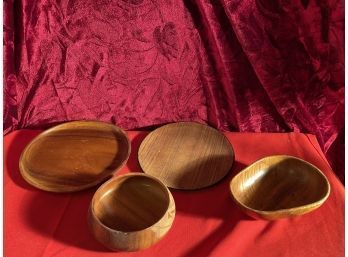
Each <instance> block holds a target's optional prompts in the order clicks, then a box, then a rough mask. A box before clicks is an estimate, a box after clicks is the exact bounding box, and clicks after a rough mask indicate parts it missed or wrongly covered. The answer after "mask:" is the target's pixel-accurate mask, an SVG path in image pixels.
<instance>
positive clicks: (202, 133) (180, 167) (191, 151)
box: [138, 122, 234, 189]
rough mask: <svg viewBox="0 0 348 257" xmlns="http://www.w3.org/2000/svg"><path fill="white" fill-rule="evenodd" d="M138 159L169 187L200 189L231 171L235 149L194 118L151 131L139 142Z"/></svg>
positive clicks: (218, 134)
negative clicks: (194, 120) (193, 119)
mask: <svg viewBox="0 0 348 257" xmlns="http://www.w3.org/2000/svg"><path fill="white" fill-rule="evenodd" d="M138 159H139V163H140V166H141V168H142V169H143V171H144V172H145V173H147V174H150V175H152V176H155V177H157V178H159V179H160V180H161V181H162V182H163V183H164V184H165V185H166V186H168V187H171V188H176V189H199V188H203V187H207V186H210V185H212V184H214V183H216V182H218V181H219V180H221V179H222V178H223V177H224V176H225V175H226V174H227V173H228V171H229V170H230V169H231V167H232V164H233V161H234V152H233V149H232V146H231V144H230V143H229V141H228V140H227V138H226V137H225V136H224V135H223V134H222V133H219V132H218V131H217V130H215V129H213V128H211V127H208V126H205V125H202V124H198V123H194V122H179V123H172V124H168V125H165V126H162V127H160V128H158V129H156V130H154V131H153V132H151V133H150V134H149V135H148V136H147V137H146V138H145V139H144V141H143V142H142V143H141V145H140V148H139V152H138Z"/></svg>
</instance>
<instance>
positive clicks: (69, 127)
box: [19, 121, 131, 192]
mask: <svg viewBox="0 0 348 257" xmlns="http://www.w3.org/2000/svg"><path fill="white" fill-rule="evenodd" d="M130 150H131V144H130V141H129V139H128V137H127V134H126V133H125V132H124V131H123V130H122V129H121V128H119V127H117V126H114V125H113V124H109V123H104V122H98V121H73V122H67V123H63V124H60V125H58V126H55V127H52V128H50V129H48V130H46V131H44V132H42V133H41V134H39V135H38V136H37V137H35V138H34V139H33V140H32V141H31V142H30V143H29V144H28V145H27V146H26V148H25V149H24V151H23V153H22V155H21V158H20V161H19V169H20V172H21V175H22V177H23V178H24V179H25V180H26V181H27V182H28V183H29V184H31V185H33V186H35V187H37V188H39V189H42V190H46V191H51V192H74V191H79V190H82V189H86V188H89V187H92V186H95V185H97V184H99V183H101V182H103V181H104V180H106V179H108V178H110V177H111V176H112V175H113V174H114V173H115V172H116V171H117V170H119V169H120V168H121V167H122V166H123V165H124V164H125V163H126V162H127V159H128V157H129V154H130Z"/></svg>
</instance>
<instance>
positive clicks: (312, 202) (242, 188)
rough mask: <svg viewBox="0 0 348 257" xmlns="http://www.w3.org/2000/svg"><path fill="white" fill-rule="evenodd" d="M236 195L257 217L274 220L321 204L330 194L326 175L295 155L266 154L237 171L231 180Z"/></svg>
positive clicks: (304, 211) (306, 211)
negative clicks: (267, 155) (264, 156)
mask: <svg viewBox="0 0 348 257" xmlns="http://www.w3.org/2000/svg"><path fill="white" fill-rule="evenodd" d="M230 190H231V194H232V198H233V199H234V201H235V202H236V203H237V204H238V206H239V207H241V209H242V210H243V211H245V212H246V213H247V214H248V215H249V216H251V217H254V218H262V219H267V220H274V219H280V218H288V217H291V216H297V215H302V214H305V213H308V212H311V211H313V210H315V209H317V208H319V207H320V206H321V205H322V204H323V203H324V202H325V200H326V199H327V198H328V196H329V194H330V184H329V182H328V180H327V178H326V177H325V175H324V174H323V173H322V172H321V171H320V170H319V169H318V168H316V167H315V166H313V165H312V164H310V163H308V162H306V161H304V160H301V159H299V158H295V157H292V156H286V155H278V156H270V157H266V158H263V159H261V160H259V161H257V162H255V163H253V164H252V165H250V166H248V167H247V168H245V169H244V170H242V171H241V172H240V173H239V174H237V175H236V176H235V177H234V178H233V179H232V180H231V183H230Z"/></svg>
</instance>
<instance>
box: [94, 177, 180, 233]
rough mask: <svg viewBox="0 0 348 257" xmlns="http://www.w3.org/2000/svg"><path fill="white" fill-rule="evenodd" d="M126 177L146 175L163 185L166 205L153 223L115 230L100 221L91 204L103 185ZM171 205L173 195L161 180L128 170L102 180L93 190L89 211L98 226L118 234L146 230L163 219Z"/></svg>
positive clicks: (173, 203) (172, 203)
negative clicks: (144, 226)
mask: <svg viewBox="0 0 348 257" xmlns="http://www.w3.org/2000/svg"><path fill="white" fill-rule="evenodd" d="M127 177H147V178H149V179H152V180H154V181H156V182H157V183H158V184H159V185H160V186H161V187H163V189H165V193H166V196H167V206H166V209H165V212H164V213H163V215H162V216H161V217H160V218H159V219H157V220H156V222H155V223H153V224H152V225H150V226H147V227H146V228H144V229H141V230H135V231H122V230H117V229H113V228H110V227H108V226H106V225H105V224H104V223H103V222H101V220H100V219H99V218H98V216H97V215H96V214H95V212H94V208H93V206H94V203H95V201H96V195H97V193H98V192H100V191H102V190H103V189H104V187H106V186H107V185H108V184H110V183H113V182H114V181H116V180H119V179H122V178H127ZM172 205H174V207H175V202H174V199H173V196H172V194H171V193H170V191H169V189H168V188H167V187H166V185H164V184H163V182H161V181H160V180H159V179H157V178H155V177H153V176H151V175H148V174H145V173H140V172H130V173H126V174H123V175H119V176H115V177H113V178H111V179H109V180H107V181H106V182H104V183H103V184H102V185H101V186H100V187H99V188H98V189H97V191H95V193H94V195H93V197H92V200H91V203H90V205H89V212H90V213H91V214H92V218H93V220H94V221H96V222H97V223H98V224H99V225H100V226H102V227H103V228H104V229H106V230H107V231H110V232H114V233H120V234H135V233H139V232H143V231H146V230H148V229H150V228H152V227H154V226H156V224H157V223H159V222H160V221H161V220H162V219H163V217H165V216H166V214H167V212H168V211H169V210H170V208H171V206H172ZM173 219H174V218H173Z"/></svg>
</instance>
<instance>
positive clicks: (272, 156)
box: [230, 154, 331, 215]
mask: <svg viewBox="0 0 348 257" xmlns="http://www.w3.org/2000/svg"><path fill="white" fill-rule="evenodd" d="M279 157H282V158H284V159H296V160H298V161H300V162H303V163H305V164H307V165H309V166H311V167H312V168H313V170H315V171H316V172H317V173H318V174H319V175H321V177H322V178H323V179H324V181H325V182H326V185H327V191H326V194H325V196H324V197H322V198H321V199H320V200H318V201H315V202H313V203H309V204H305V205H301V206H297V207H292V208H286V209H279V210H275V211H262V210H258V209H254V208H251V207H249V206H247V205H245V204H243V203H242V202H241V201H239V200H238V199H237V198H236V197H235V196H234V194H233V190H232V182H233V181H234V179H235V178H237V177H238V176H240V175H241V174H242V172H244V171H245V170H247V169H248V168H250V167H251V166H253V165H254V164H257V163H260V162H262V161H264V160H265V159H269V158H279ZM330 192H331V186H330V183H329V180H328V179H327V177H326V176H325V174H324V173H323V172H322V171H321V170H320V169H319V168H318V167H316V166H314V165H313V164H311V163H310V162H308V161H305V160H303V159H301V158H298V157H295V156H291V155H284V154H281V155H270V156H266V157H263V158H261V159H259V160H257V161H255V162H253V163H252V164H250V165H248V166H247V167H245V168H244V169H242V170H241V171H240V172H239V173H238V174H236V175H235V176H234V177H233V178H232V179H231V181H230V193H231V196H232V198H233V200H234V201H235V202H236V203H237V204H238V205H240V206H241V207H243V208H245V209H247V210H249V211H251V212H255V213H258V214H261V215H277V214H285V213H288V212H292V211H297V210H301V209H303V208H306V209H310V208H312V207H317V206H320V205H321V204H323V203H324V202H325V201H326V199H327V198H328V197H329V195H330Z"/></svg>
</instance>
